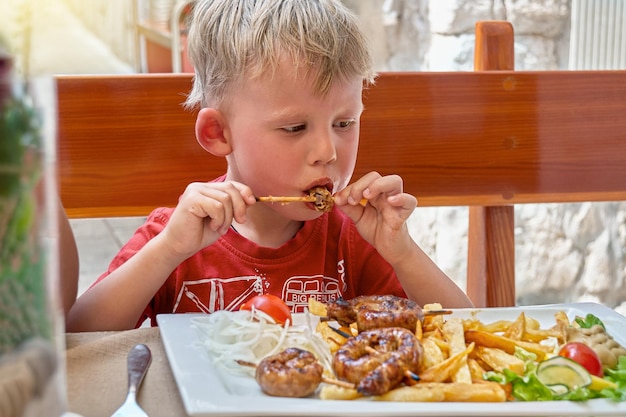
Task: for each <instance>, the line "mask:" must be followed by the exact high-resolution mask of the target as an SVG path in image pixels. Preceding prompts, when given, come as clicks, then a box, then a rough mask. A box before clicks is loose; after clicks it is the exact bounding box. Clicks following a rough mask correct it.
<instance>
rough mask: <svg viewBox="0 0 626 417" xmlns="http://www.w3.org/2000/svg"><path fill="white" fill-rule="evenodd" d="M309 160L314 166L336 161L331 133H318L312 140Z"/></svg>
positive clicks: (335, 151)
mask: <svg viewBox="0 0 626 417" xmlns="http://www.w3.org/2000/svg"><path fill="white" fill-rule="evenodd" d="M311 159H312V162H313V163H314V164H316V165H317V164H328V163H331V162H333V161H335V160H336V159H337V148H336V146H335V140H334V137H333V133H332V132H319V133H318V134H316V135H315V136H314V138H313V145H312V150H311Z"/></svg>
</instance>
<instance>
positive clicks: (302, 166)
mask: <svg viewBox="0 0 626 417" xmlns="http://www.w3.org/2000/svg"><path fill="white" fill-rule="evenodd" d="M362 88H363V81H362V79H361V78H358V77H355V78H354V79H353V80H350V81H348V82H341V83H339V82H337V83H335V84H333V86H332V87H331V88H330V90H329V91H328V93H327V94H325V95H323V96H321V95H320V94H318V93H317V92H316V91H315V89H314V86H313V82H312V77H309V76H307V75H306V73H305V71H304V70H303V69H298V70H296V69H294V68H293V65H287V64H282V65H281V66H280V67H279V68H278V70H277V71H276V73H275V74H274V75H273V76H271V75H266V76H262V77H260V78H257V79H252V80H247V81H246V82H244V83H242V85H239V86H238V87H236V88H235V89H234V90H231V91H232V95H230V98H231V99H230V101H229V102H228V105H227V107H226V109H225V111H224V115H225V119H226V123H225V129H224V133H225V135H226V137H227V139H228V140H229V141H230V143H231V146H232V149H233V151H232V153H231V154H230V155H228V157H227V158H228V164H229V169H228V179H229V180H234V181H239V182H242V183H244V184H246V185H248V186H249V187H251V188H252V190H253V192H254V193H255V194H256V195H257V196H263V195H274V196H279V195H285V196H300V195H303V194H306V192H307V190H309V189H310V188H312V187H314V186H320V185H321V186H326V187H327V188H329V190H330V191H332V192H333V193H334V192H337V191H339V190H341V189H343V188H344V187H345V186H346V185H347V184H348V182H349V181H350V177H351V176H352V172H353V170H354V166H355V163H356V155H357V148H358V141H359V118H360V116H361V112H362V111H363V104H362V98H361V93H362ZM275 209H276V210H277V211H281V212H284V213H285V214H289V216H290V217H292V218H298V219H300V220H307V219H311V218H315V217H317V216H318V215H319V214H320V213H319V212H315V211H313V210H311V208H310V207H307V206H306V205H304V204H289V205H285V206H280V205H275Z"/></svg>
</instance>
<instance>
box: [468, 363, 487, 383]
mask: <svg viewBox="0 0 626 417" xmlns="http://www.w3.org/2000/svg"><path fill="white" fill-rule="evenodd" d="M467 366H468V367H469V370H470V375H471V376H472V382H474V381H482V380H483V375H484V374H485V372H487V370H486V369H485V368H483V366H482V365H481V364H480V363H479V362H478V361H477V360H476V359H474V358H467Z"/></svg>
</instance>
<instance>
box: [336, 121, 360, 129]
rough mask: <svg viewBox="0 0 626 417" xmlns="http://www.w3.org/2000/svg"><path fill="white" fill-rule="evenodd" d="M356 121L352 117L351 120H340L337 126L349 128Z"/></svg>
mask: <svg viewBox="0 0 626 417" xmlns="http://www.w3.org/2000/svg"><path fill="white" fill-rule="evenodd" d="M355 122H356V120H354V119H350V120H342V121H340V122H338V123H337V124H336V126H337V127H338V128H340V129H347V128H349V127H350V126H352V125H353V124H354V123H355Z"/></svg>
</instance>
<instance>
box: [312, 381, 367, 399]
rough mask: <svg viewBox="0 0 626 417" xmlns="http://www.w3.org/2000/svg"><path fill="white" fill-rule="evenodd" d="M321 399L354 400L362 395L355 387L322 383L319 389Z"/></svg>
mask: <svg viewBox="0 0 626 417" xmlns="http://www.w3.org/2000/svg"><path fill="white" fill-rule="evenodd" d="M319 397H320V399H321V400H356V399H357V398H361V397H363V395H361V394H359V392H358V391H357V390H356V389H353V388H344V387H339V386H337V385H331V384H323V385H322V386H321V387H320V390H319Z"/></svg>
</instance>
